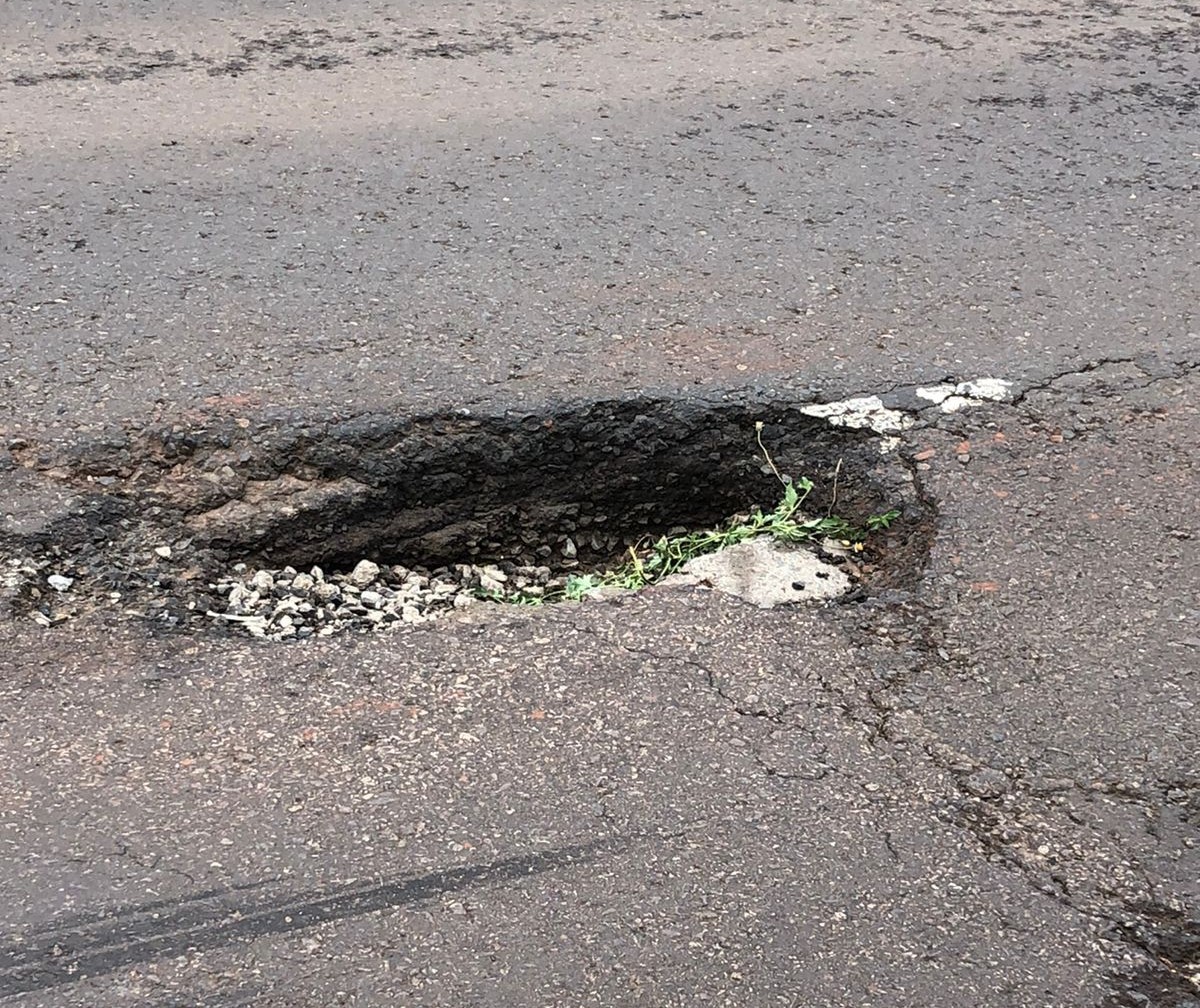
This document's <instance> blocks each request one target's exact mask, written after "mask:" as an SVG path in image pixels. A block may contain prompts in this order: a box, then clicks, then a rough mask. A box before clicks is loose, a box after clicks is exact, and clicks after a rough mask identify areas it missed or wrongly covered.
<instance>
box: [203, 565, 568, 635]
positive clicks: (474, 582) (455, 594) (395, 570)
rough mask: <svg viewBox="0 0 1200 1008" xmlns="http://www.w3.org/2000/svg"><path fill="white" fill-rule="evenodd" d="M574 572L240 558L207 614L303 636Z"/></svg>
mask: <svg viewBox="0 0 1200 1008" xmlns="http://www.w3.org/2000/svg"><path fill="white" fill-rule="evenodd" d="M567 576H568V575H566V574H559V575H556V574H554V573H552V572H551V570H550V568H549V567H545V566H519V565H516V564H511V563H496V564H485V565H476V564H453V565H451V566H448V567H438V568H435V569H433V570H429V569H426V568H423V567H404V566H401V565H393V566H381V565H379V564H377V563H374V562H373V561H371V560H360V561H359V562H358V563H357V564H356V565H355V566H354V568H353V569H352V570H350V571H348V572H344V573H330V574H326V573H325V572H324V571H323V570H322V569H321V568H320V567H312V568H310V569H309V570H307V571H301V570H297V569H295V568H294V567H284V568H283V569H282V570H255V571H251V570H249V569H248V568H247V567H246V565H245V564H237V565H236V566H235V567H234V568H233V576H232V577H230V578H228V579H226V580H223V581H218V582H216V583H214V584H213V585H212V586H211V587H212V588H213V590H214V591H215V592H216V593H217V594H218V595H219V597H220V598H221V599H222V600H223V601H224V604H223V605H222V606H221V607H220V608H214V609H210V610H209V611H208V616H210V617H211V618H212V619H215V620H221V621H225V622H228V623H234V624H237V625H239V626H241V627H242V628H243V629H244V630H246V631H247V632H249V633H250V634H253V635H254V636H255V637H264V638H267V639H269V640H302V639H304V638H306V637H328V636H330V635H332V634H335V633H339V632H342V631H345V630H374V629H379V628H381V627H385V626H388V625H392V624H417V623H427V622H429V621H430V620H435V619H439V618H441V617H444V616H447V615H449V614H451V613H454V612H457V611H461V610H463V609H466V608H468V607H470V606H473V605H475V604H477V603H478V602H480V601H483V600H486V599H488V598H495V599H500V598H502V597H503V596H505V595H508V594H511V593H518V592H519V593H520V594H521V595H522V596H524V597H525V598H529V599H533V598H537V597H540V596H541V595H543V594H545V593H546V592H547V591H553V590H555V589H558V588H561V587H562V586H563V585H564V584H565V583H566V580H567Z"/></svg>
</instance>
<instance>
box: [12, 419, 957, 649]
mask: <svg viewBox="0 0 1200 1008" xmlns="http://www.w3.org/2000/svg"><path fill="white" fill-rule="evenodd" d="M757 423H761V424H762V437H763V440H764V443H765V444H766V446H767V447H768V448H769V450H770V453H771V456H772V459H773V461H774V464H775V466H776V467H777V468H778V470H779V472H781V473H783V474H785V475H787V476H790V477H792V478H795V479H800V478H808V479H811V480H812V481H813V483H814V486H813V489H812V492H811V495H810V497H809V498H808V500H807V501H806V502H805V505H804V510H805V512H807V513H808V514H816V515H825V514H836V515H838V516H840V517H841V518H844V519H845V520H846V521H847V522H849V523H856V524H861V523H862V522H864V521H865V520H866V518H867V517H868V516H871V515H877V514H880V513H882V512H886V511H890V510H898V511H899V512H900V516H899V519H898V520H897V521H896V523H895V524H894V525H893V526H892V527H891V528H888V529H885V530H879V531H878V532H877V533H876V534H872V535H871V536H870V538H869V540H868V543H867V546H866V548H865V549H864V550H863V552H862V554H861V555H858V556H856V557H855V558H854V567H855V573H856V577H857V581H858V583H859V585H860V590H861V591H873V590H878V589H880V588H887V587H897V586H902V585H905V584H908V583H911V582H912V581H913V579H914V578H916V577H919V574H920V571H921V569H922V568H923V566H924V563H925V560H926V558H927V556H928V551H929V548H930V544H931V542H932V536H933V530H934V524H935V513H934V509H933V507H932V505H931V504H930V503H929V502H928V501H927V500H925V499H924V498H923V497H922V495H921V493H920V491H919V487H918V486H917V484H916V483H915V481H914V478H913V472H912V470H911V468H910V467H909V466H908V465H907V464H906V463H905V462H904V460H903V459H902V458H901V456H900V455H899V454H897V453H895V452H892V453H886V454H885V453H883V452H881V445H880V439H879V438H878V437H877V436H876V435H874V434H873V433H872V432H870V431H867V430H854V429H847V428H839V427H836V426H831V425H830V424H829V423H828V422H827V421H826V420H824V419H821V418H817V417H813V416H809V415H806V414H805V413H803V412H802V410H801V407H800V406H799V405H795V404H790V403H778V402H754V401H749V402H748V401H744V400H743V401H729V402H713V401H687V400H678V399H657V400H655V399H638V400H619V401H605V402H592V403H583V404H572V405H565V406H561V407H557V408H552V409H546V410H539V411H530V412H527V413H514V412H511V411H510V412H504V413H496V414H491V415H478V416H476V415H470V414H467V413H466V412H465V411H459V412H453V413H446V414H442V415H437V416H428V417H417V418H397V417H389V416H386V415H371V416H363V417H358V418H355V419H354V420H350V421H345V422H340V423H334V424H330V423H324V424H315V423H287V424H275V425H266V424H262V425H257V426H255V425H247V424H246V423H245V422H244V421H240V422H235V421H234V420H232V419H223V418H213V419H210V420H209V421H208V422H206V423H204V424H197V425H193V426H190V427H181V426H177V427H175V428H172V429H171V430H169V431H163V432H159V433H158V434H156V435H153V436H152V437H146V438H143V439H142V440H141V441H140V442H137V441H130V442H129V443H127V444H123V445H120V446H119V447H118V448H117V449H116V450H113V451H110V452H109V454H108V455H107V456H104V455H102V454H99V453H97V454H93V455H91V456H87V457H84V458H82V459H80V460H78V461H77V462H76V464H75V466H74V468H73V470H71V471H69V472H68V473H67V475H66V479H67V480H68V481H69V482H70V483H71V485H72V486H73V487H74V488H75V489H76V490H77V491H78V496H77V503H76V506H75V508H74V510H73V511H72V512H71V513H70V514H64V515H61V516H59V517H58V518H57V519H56V520H54V521H47V523H45V526H44V527H42V528H40V529H39V530H38V532H39V534H38V535H35V536H32V537H26V540H25V541H24V542H22V543H20V544H15V545H16V546H17V547H18V548H14V544H13V543H12V542H10V543H8V544H6V546H7V548H6V552H7V553H8V554H9V555H10V556H21V557H22V559H23V561H25V562H26V568H25V569H26V570H27V571H29V570H33V571H35V573H33V574H31V575H29V576H28V577H27V578H26V580H25V582H24V583H23V584H22V586H21V590H20V591H19V592H16V593H14V594H16V595H17V596H18V597H19V600H20V601H19V602H18V605H17V608H19V609H22V610H23V611H25V612H26V613H28V614H29V615H31V616H32V617H34V618H37V619H39V622H42V621H48V622H50V623H53V622H56V621H58V620H60V619H62V618H68V617H69V616H70V615H71V612H72V610H73V609H77V610H81V609H83V608H87V607H88V606H91V607H95V606H97V605H100V604H103V605H106V606H108V607H109V608H110V609H111V610H112V611H113V613H114V614H116V615H118V616H123V617H135V616H136V617H142V618H147V619H150V620H152V621H154V622H155V623H158V624H162V625H166V626H173V627H181V628H196V627H199V626H201V625H209V626H211V623H212V621H211V619H206V617H205V616H204V614H205V613H206V612H208V611H209V610H210V609H212V608H213V607H214V606H217V607H218V608H221V607H222V606H223V605H224V604H225V603H226V602H227V601H228V593H229V591H230V590H231V588H232V585H233V583H234V582H236V581H238V580H239V579H240V580H242V581H244V582H249V581H250V580H251V579H252V578H253V577H254V575H255V573H256V572H260V571H273V572H277V573H278V572H283V571H284V570H285V569H286V568H290V569H291V570H290V571H289V572H288V573H287V574H286V575H284V576H285V577H286V578H288V579H289V580H294V579H295V578H296V577H299V578H300V580H301V582H302V584H305V578H311V577H312V574H311V573H310V572H311V569H312V568H313V567H314V566H315V567H317V568H319V571H318V574H319V575H323V576H325V577H327V578H329V579H330V580H332V579H334V578H335V577H341V580H342V582H343V583H345V582H346V578H348V577H349V576H350V574H352V572H353V571H354V570H355V568H356V567H360V565H361V562H362V561H364V560H365V561H367V562H368V566H367V567H366V568H365V569H364V570H360V574H363V575H364V576H363V577H360V578H359V580H361V581H363V584H362V585H359V586H357V587H358V589H359V591H360V592H361V590H362V589H363V587H366V590H368V591H370V590H372V587H380V588H384V589H386V588H387V587H388V584H387V581H388V579H389V577H390V578H393V579H398V580H399V581H400V582H403V581H404V579H405V578H406V577H409V576H415V577H417V578H427V579H428V578H432V579H435V580H436V579H437V578H439V576H446V572H451V574H450V576H451V577H452V575H453V572H455V571H456V569H457V568H461V567H474V568H479V567H491V568H492V569H493V570H492V573H493V574H494V573H496V571H497V570H498V571H499V572H500V573H501V574H503V575H504V576H505V578H506V579H507V583H509V584H512V583H514V580H513V579H520V578H525V579H526V580H528V577H527V575H528V573H529V572H532V571H536V570H538V569H542V570H544V571H547V572H548V574H547V575H535V576H534V577H535V579H536V577H543V579H544V577H545V576H548V577H551V578H554V577H558V578H562V577H566V576H570V575H571V574H572V573H574V572H587V571H594V570H603V569H605V568H606V567H608V566H610V565H612V564H613V563H616V562H619V560H620V558H622V557H624V556H626V555H627V551H628V549H629V547H630V545H635V544H638V543H644V542H645V541H646V539H647V537H654V536H657V535H661V534H663V533H668V532H672V531H679V530H695V529H704V528H710V527H714V526H718V525H720V524H721V523H722V522H724V521H726V520H727V519H729V517H730V516H733V515H738V514H744V513H745V512H746V511H747V510H748V509H749V508H751V507H752V506H753V505H756V504H757V505H759V506H762V507H764V508H771V507H772V506H774V504H775V503H776V501H777V500H778V498H779V495H780V491H781V484H780V482H779V479H778V477H777V475H776V474H775V473H774V472H773V471H772V470H771V468H770V466H769V465H767V464H766V461H765V459H764V457H763V455H762V453H761V451H760V449H759V447H758V445H757V444H756V436H755V433H756V431H755V428H756V424H757ZM61 471H62V470H61V467H60V469H59V472H60V473H61ZM58 478H60V479H61V478H62V476H61V475H60V476H59V477H58ZM28 561H32V567H31V566H30V565H29V562H28ZM371 565H374V566H377V567H378V568H379V569H380V571H381V572H382V573H381V578H380V579H379V580H380V582H381V583H380V584H378V585H375V584H374V583H372V586H367V582H368V581H369V580H370V579H368V578H366V577H365V573H369V568H370V566H371ZM394 568H395V569H398V572H397V570H393V569H394ZM522 570H523V571H525V572H526V573H525V574H522V573H521V571H522ZM364 571H365V573H364ZM51 574H54V575H57V576H58V577H60V578H69V579H71V586H70V588H69V589H66V590H63V591H55V590H53V588H50V587H48V586H47V584H46V578H47V577H48V576H50V575H51ZM342 575H344V577H342ZM11 580H12V579H11V578H10V581H11ZM260 581H261V578H260ZM59 583H60V584H61V582H59ZM218 586H219V587H218ZM283 587H284V586H283V585H281V584H280V580H279V578H278V577H276V578H275V579H274V581H273V583H272V586H271V588H270V589H267V588H266V585H265V582H263V593H264V594H270V593H274V594H276V595H277V596H280V597H282V595H285V594H288V593H287V592H285V591H283ZM392 587H402V585H393V586H392ZM427 587H428V586H427ZM306 590H307V588H306ZM226 608H227V607H226ZM367 608H369V606H368V607H367ZM38 614H40V616H39V615H38Z"/></svg>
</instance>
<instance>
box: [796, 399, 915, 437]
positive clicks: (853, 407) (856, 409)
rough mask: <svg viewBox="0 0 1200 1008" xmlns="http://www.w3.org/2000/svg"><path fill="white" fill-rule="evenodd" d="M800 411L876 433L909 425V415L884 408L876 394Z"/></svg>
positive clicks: (911, 421)
mask: <svg viewBox="0 0 1200 1008" xmlns="http://www.w3.org/2000/svg"><path fill="white" fill-rule="evenodd" d="M800 412H801V413H803V414H804V415H805V416H811V417H821V418H823V419H825V420H828V421H829V422H830V423H831V424H833V426H834V427H853V428H855V429H861V428H863V427H866V428H867V429H869V430H873V431H874V432H875V433H876V434H899V433H900V432H901V431H902V430H904V429H906V428H908V427H911V426H912V425H913V418H912V417H910V416H909V415H908V414H907V413H902V412H901V411H900V410H894V409H888V407H886V406H884V405H883V400H881V399H880V398H879V396H861V397H859V398H857V399H842V400H841V401H839V402H830V403H817V404H814V405H812V406H802V407H801V408H800Z"/></svg>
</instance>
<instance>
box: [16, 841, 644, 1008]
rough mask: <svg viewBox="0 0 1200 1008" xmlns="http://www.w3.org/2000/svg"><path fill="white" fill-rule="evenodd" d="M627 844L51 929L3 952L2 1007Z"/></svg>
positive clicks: (137, 912)
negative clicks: (23, 997)
mask: <svg viewBox="0 0 1200 1008" xmlns="http://www.w3.org/2000/svg"><path fill="white" fill-rule="evenodd" d="M632 839H633V838H630V837H620V836H617V837H609V838H603V839H599V840H592V841H588V842H585V843H578V844H569V845H566V846H563V847H558V848H555V849H552V850H547V851H535V852H532V853H529V854H520V855H514V856H512V857H507V858H501V859H500V860H498V861H493V862H492V863H490V864H481V865H463V866H461V867H458V868H448V869H444V870H442V871H437V872H430V873H428V874H426V875H418V876H416V877H410V878H400V879H393V880H390V881H381V882H376V883H374V884H371V883H364V882H352V883H345V884H342V885H337V886H332V887H330V888H328V889H325V890H317V891H314V892H308V893H299V894H296V893H290V894H285V895H282V896H271V897H267V898H263V899H259V900H251V901H248V902H247V901H244V899H243V897H244V896H245V893H246V890H247V889H249V888H255V887H254V886H249V887H239V888H236V889H225V890H215V891H213V890H210V891H208V892H203V893H198V894H195V895H193V896H190V897H186V898H184V899H181V900H178V901H158V902H155V903H147V904H144V905H142V906H138V907H132V908H125V909H122V910H117V911H113V912H109V913H103V912H102V913H97V914H94V915H87V916H82V917H75V918H71V919H68V920H66V921H62V922H58V923H50V924H48V925H45V926H42V927H40V928H38V929H37V930H36V931H33V932H31V934H32V935H34V936H35V937H36V939H37V940H36V941H35V942H31V943H28V944H25V943H16V944H13V945H11V946H9V947H7V948H3V949H0V998H3V997H11V996H13V995H16V994H25V993H29V992H31V991H37V990H46V989H48V988H52V987H58V986H62V985H64V984H70V983H75V982H77V981H80V980H85V979H88V978H90V977H95V976H98V975H101V974H104V973H110V972H112V971H113V970H117V969H121V968H123V967H127V966H132V965H135V964H137V963H142V962H147V961H149V960H151V959H157V958H159V957H171V956H179V955H184V954H186V953H188V952H189V951H193V950H196V949H209V948H213V947H217V946H221V945H227V944H229V943H230V942H234V941H237V940H239V939H254V938H260V937H264V936H268V935H279V934H287V933H289V932H292V931H299V930H302V929H304V928H310V927H314V926H316V925H318V924H325V923H328V922H330V921H339V920H345V919H346V918H350V917H359V916H362V915H364V914H370V913H375V912H377V911H380V910H389V909H394V908H397V907H405V906H411V905H413V904H417V903H423V902H426V901H428V900H431V899H434V898H436V897H438V896H442V895H445V894H447V893H451V892H457V891H460V890H464V889H471V888H474V887H478V886H483V885H492V884H497V883H504V882H513V881H516V880H518V879H522V878H524V877H526V876H529V875H536V874H541V873H543V872H548V871H553V870H555V869H559V868H568V867H574V866H577V865H581V864H587V863H589V862H592V861H595V860H597V859H598V858H599V857H601V856H602V855H612V854H616V853H619V852H620V851H621V850H623V849H625V848H626V847H627V846H628V845H629V844H630V842H631V841H632ZM230 897H239V899H237V900H234V899H231V898H230Z"/></svg>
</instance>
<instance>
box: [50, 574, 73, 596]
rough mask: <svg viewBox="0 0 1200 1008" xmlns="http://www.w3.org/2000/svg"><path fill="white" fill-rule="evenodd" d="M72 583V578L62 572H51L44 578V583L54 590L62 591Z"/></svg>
mask: <svg viewBox="0 0 1200 1008" xmlns="http://www.w3.org/2000/svg"><path fill="white" fill-rule="evenodd" d="M74 583H75V579H74V578H69V577H64V576H63V575H62V574H51V575H50V576H49V577H48V578H46V584H48V585H49V586H50V587H51V588H53V589H54V590H55V591H56V592H64V591H66V590H67V589H68V588H70V587H71V585H73V584H74Z"/></svg>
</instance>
